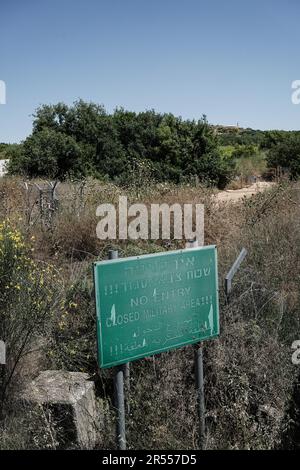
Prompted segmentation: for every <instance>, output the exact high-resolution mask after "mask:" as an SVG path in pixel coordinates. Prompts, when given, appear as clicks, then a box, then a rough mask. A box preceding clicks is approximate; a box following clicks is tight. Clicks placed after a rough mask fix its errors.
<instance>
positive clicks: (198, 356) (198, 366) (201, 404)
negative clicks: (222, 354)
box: [185, 240, 206, 449]
mask: <svg viewBox="0 0 300 470" xmlns="http://www.w3.org/2000/svg"><path fill="white" fill-rule="evenodd" d="M197 246H198V241H197V240H195V241H188V242H187V243H186V246H185V247H186V248H187V249H189V248H196V247H197ZM195 376H196V387H197V401H198V416H199V447H200V449H202V448H203V446H204V441H205V432H206V430H205V395H204V375H203V348H202V346H201V344H200V345H199V347H198V348H197V349H196V350H195Z"/></svg>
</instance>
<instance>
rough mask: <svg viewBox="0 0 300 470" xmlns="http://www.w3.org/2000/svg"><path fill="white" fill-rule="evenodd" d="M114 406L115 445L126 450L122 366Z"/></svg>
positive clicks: (112, 254) (111, 256)
mask: <svg viewBox="0 0 300 470" xmlns="http://www.w3.org/2000/svg"><path fill="white" fill-rule="evenodd" d="M108 257H109V259H117V258H118V251H117V250H109V253H108ZM114 394H115V406H116V409H117V445H118V448H119V449H120V450H126V424H125V397H124V366H123V365H121V366H117V367H116V374H115V377H114Z"/></svg>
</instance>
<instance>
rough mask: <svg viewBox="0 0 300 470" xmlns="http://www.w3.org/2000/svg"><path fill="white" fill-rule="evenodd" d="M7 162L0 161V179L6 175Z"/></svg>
mask: <svg viewBox="0 0 300 470" xmlns="http://www.w3.org/2000/svg"><path fill="white" fill-rule="evenodd" d="M7 163H8V160H0V178H1V176H4V175H6V173H7V171H6V166H7Z"/></svg>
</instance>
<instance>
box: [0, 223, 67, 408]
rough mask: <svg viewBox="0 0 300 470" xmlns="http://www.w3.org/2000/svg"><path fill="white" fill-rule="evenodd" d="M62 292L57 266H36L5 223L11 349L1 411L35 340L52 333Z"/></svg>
mask: <svg viewBox="0 0 300 470" xmlns="http://www.w3.org/2000/svg"><path fill="white" fill-rule="evenodd" d="M59 292H60V288H59V283H58V276H57V273H56V272H55V269H54V268H53V266H51V265H49V264H46V263H45V264H42V265H41V264H39V263H37V262H34V261H33V260H32V259H31V257H30V250H29V249H28V248H27V247H26V245H25V243H24V240H23V237H22V235H21V233H20V232H19V231H18V230H17V229H15V228H14V227H13V226H12V225H11V223H10V222H9V221H8V220H4V221H3V222H1V223H0V338H1V339H2V340H3V341H5V343H6V347H7V364H6V366H5V368H4V369H3V374H2V378H1V384H0V406H1V409H3V405H4V401H5V400H6V398H7V396H8V392H9V391H10V392H12V391H13V386H14V384H15V377H16V376H17V375H18V372H19V366H20V364H21V363H22V361H23V360H24V358H25V356H26V354H28V352H29V350H30V347H31V346H32V344H33V342H34V340H36V339H37V338H38V337H40V336H48V335H49V333H50V331H51V325H52V321H53V317H54V314H55V311H56V309H57V307H58V304H59V302H60V295H59ZM23 367H24V363H23ZM22 374H23V375H24V370H23V371H22ZM10 398H12V393H10Z"/></svg>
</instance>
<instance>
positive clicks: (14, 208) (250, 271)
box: [0, 179, 300, 449]
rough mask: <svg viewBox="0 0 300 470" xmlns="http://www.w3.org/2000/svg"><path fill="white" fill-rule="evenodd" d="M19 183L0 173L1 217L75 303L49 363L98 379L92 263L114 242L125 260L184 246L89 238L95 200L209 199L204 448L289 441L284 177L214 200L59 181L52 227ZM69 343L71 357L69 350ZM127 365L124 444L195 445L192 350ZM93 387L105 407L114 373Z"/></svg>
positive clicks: (288, 224)
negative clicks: (238, 196) (214, 272)
mask: <svg viewBox="0 0 300 470" xmlns="http://www.w3.org/2000/svg"><path fill="white" fill-rule="evenodd" d="M19 183H20V182H19V181H18V180H16V179H3V180H0V197H1V198H2V201H4V203H3V204H2V206H1V207H2V208H1V210H0V211H1V215H0V216H1V217H6V216H9V217H11V218H12V219H13V220H14V221H15V223H16V224H17V225H18V226H19V227H20V228H21V230H22V231H23V233H24V234H25V235H26V237H28V239H29V238H31V237H32V236H33V235H34V236H35V239H36V243H35V247H36V249H35V252H34V256H35V257H36V258H38V259H41V258H42V259H48V260H49V259H51V260H52V262H54V263H55V264H57V265H58V266H59V267H61V268H62V276H63V279H64V285H65V296H66V301H68V302H70V301H72V300H74V299H75V300H76V304H78V308H77V310H76V311H74V312H72V313H73V317H71V318H72V320H70V321H69V322H68V323H67V325H66V327H65V330H64V331H63V332H61V331H60V330H59V328H58V327H57V331H56V332H54V334H53V337H52V338H51V345H52V346H51V347H52V348H53V351H52V352H53V355H52V358H51V361H52V366H57V365H59V366H60V367H64V368H67V369H69V370H81V369H82V368H83V369H84V370H88V371H89V372H90V373H91V375H93V374H94V377H96V372H97V370H96V361H95V335H94V330H93V328H94V321H95V320H94V313H93V295H92V279H91V273H90V263H91V261H93V260H95V259H103V258H105V257H106V256H107V252H108V248H109V247H112V246H113V247H114V248H116V249H118V250H119V251H120V255H122V256H129V255H132V254H139V253H147V252H148V253H149V252H154V251H161V250H165V249H170V248H171V249H172V248H179V247H181V246H183V242H180V241H179V242H171V243H169V244H165V243H162V242H158V243H154V242H148V241H143V240H139V241H137V242H127V243H125V242H120V241H117V240H116V241H115V242H113V243H112V242H101V241H99V240H98V239H97V238H96V234H95V228H96V223H97V219H96V216H95V209H96V207H97V205H98V204H100V203H102V202H113V203H116V202H117V201H118V196H119V195H120V194H125V195H127V196H128V201H129V202H134V201H140V202H145V203H146V204H150V203H151V202H167V203H169V204H170V203H173V202H180V203H188V202H194V203H195V202H198V203H204V204H205V240H206V244H216V245H217V246H218V248H219V271H220V287H221V290H220V306H221V335H220V338H219V339H218V340H214V341H212V342H207V343H206V344H205V346H204V354H205V388H206V403H207V425H208V435H207V440H206V448H212V449H216V448H217V449H220V448H230V449H232V448H234V449H271V448H278V447H280V446H281V445H282V440H283V438H284V439H285V442H286V436H287V435H288V430H289V420H290V416H289V414H288V410H289V408H290V404H291V401H292V397H293V387H294V385H295V383H296V381H297V376H298V370H297V367H296V366H293V365H292V364H291V355H290V345H291V342H292V341H293V340H295V339H298V336H299V334H300V331H299V330H300V328H299V324H300V316H299V311H300V309H299V307H300V305H299V294H298V291H299V281H300V270H299V266H300V230H299V228H300V226H299V224H300V222H299V221H300V193H299V188H298V186H297V185H295V184H294V185H290V184H289V185H284V184H283V185H280V186H278V187H274V188H272V189H270V190H268V191H266V192H264V193H261V194H257V195H255V196H254V197H253V198H251V199H249V200H247V201H241V202H238V203H236V204H234V205H232V204H230V203H228V204H226V203H224V204H218V203H217V201H216V199H215V197H214V193H213V191H212V190H208V189H205V188H201V187H190V186H181V187H177V186H172V185H159V186H158V185H151V184H148V185H147V187H145V188H143V187H142V186H138V185H135V187H134V188H131V189H130V188H128V189H126V190H124V189H120V188H119V187H117V186H114V185H112V184H106V183H105V184H104V183H99V182H96V181H87V183H86V184H85V185H84V186H83V187H82V186H81V185H80V184H79V183H65V184H62V185H61V186H60V187H59V194H60V206H59V210H58V212H57V214H56V215H55V218H54V219H53V224H52V226H51V227H48V228H45V227H43V226H42V224H41V223H40V222H39V221H37V222H36V223H34V224H32V225H30V224H29V225H28V224H27V223H26V217H25V215H26V202H24V198H23V197H22V189H20V184H19ZM15 188H17V189H16V190H15ZM21 219H22V220H21ZM243 246H244V247H245V248H247V250H248V256H247V259H246V261H245V262H244V263H243V265H242V267H241V270H240V272H239V273H238V275H237V277H236V278H235V280H234V289H233V292H232V296H231V302H230V304H229V305H228V304H227V302H226V299H225V296H224V292H223V280H224V275H225V273H226V271H227V270H228V269H229V267H230V266H231V264H232V262H233V261H234V259H235V257H236V256H237V254H238V253H239V251H240V249H241V248H242V247H243ZM72 286H73V287H72ZM59 321H61V319H60V318H58V322H59ZM76 335H77V336H76ZM72 338H73V339H72ZM74 338H75V341H74ZM76 338H78V340H77V339H76ZM79 339H80V341H79ZM74 344H75V345H77V349H76V355H75V356H74V355H73V354H71V352H70V351H73V350H74ZM131 371H132V385H131V387H132V388H131V398H130V401H131V415H130V417H128V442H129V447H130V448H135V449H136V448H152V449H155V448H160V449H164V448H165V449H183V448H191V449H194V448H196V447H197V432H198V430H197V413H196V394H195V389H194V364H193V348H192V347H188V348H184V349H183V350H178V351H173V352H170V353H165V354H163V355H160V356H156V357H155V358H154V359H150V360H145V361H138V362H135V363H132V367H131ZM97 390H98V394H99V396H101V397H102V398H104V399H105V400H108V402H109V403H110V399H111V394H112V373H111V371H103V372H101V375H100V380H98V381H97ZM111 411H112V413H113V409H111ZM110 435H111V434H110ZM111 445H112V443H111V440H110V441H109V442H107V443H106V446H107V447H108V448H109V447H111Z"/></svg>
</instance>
